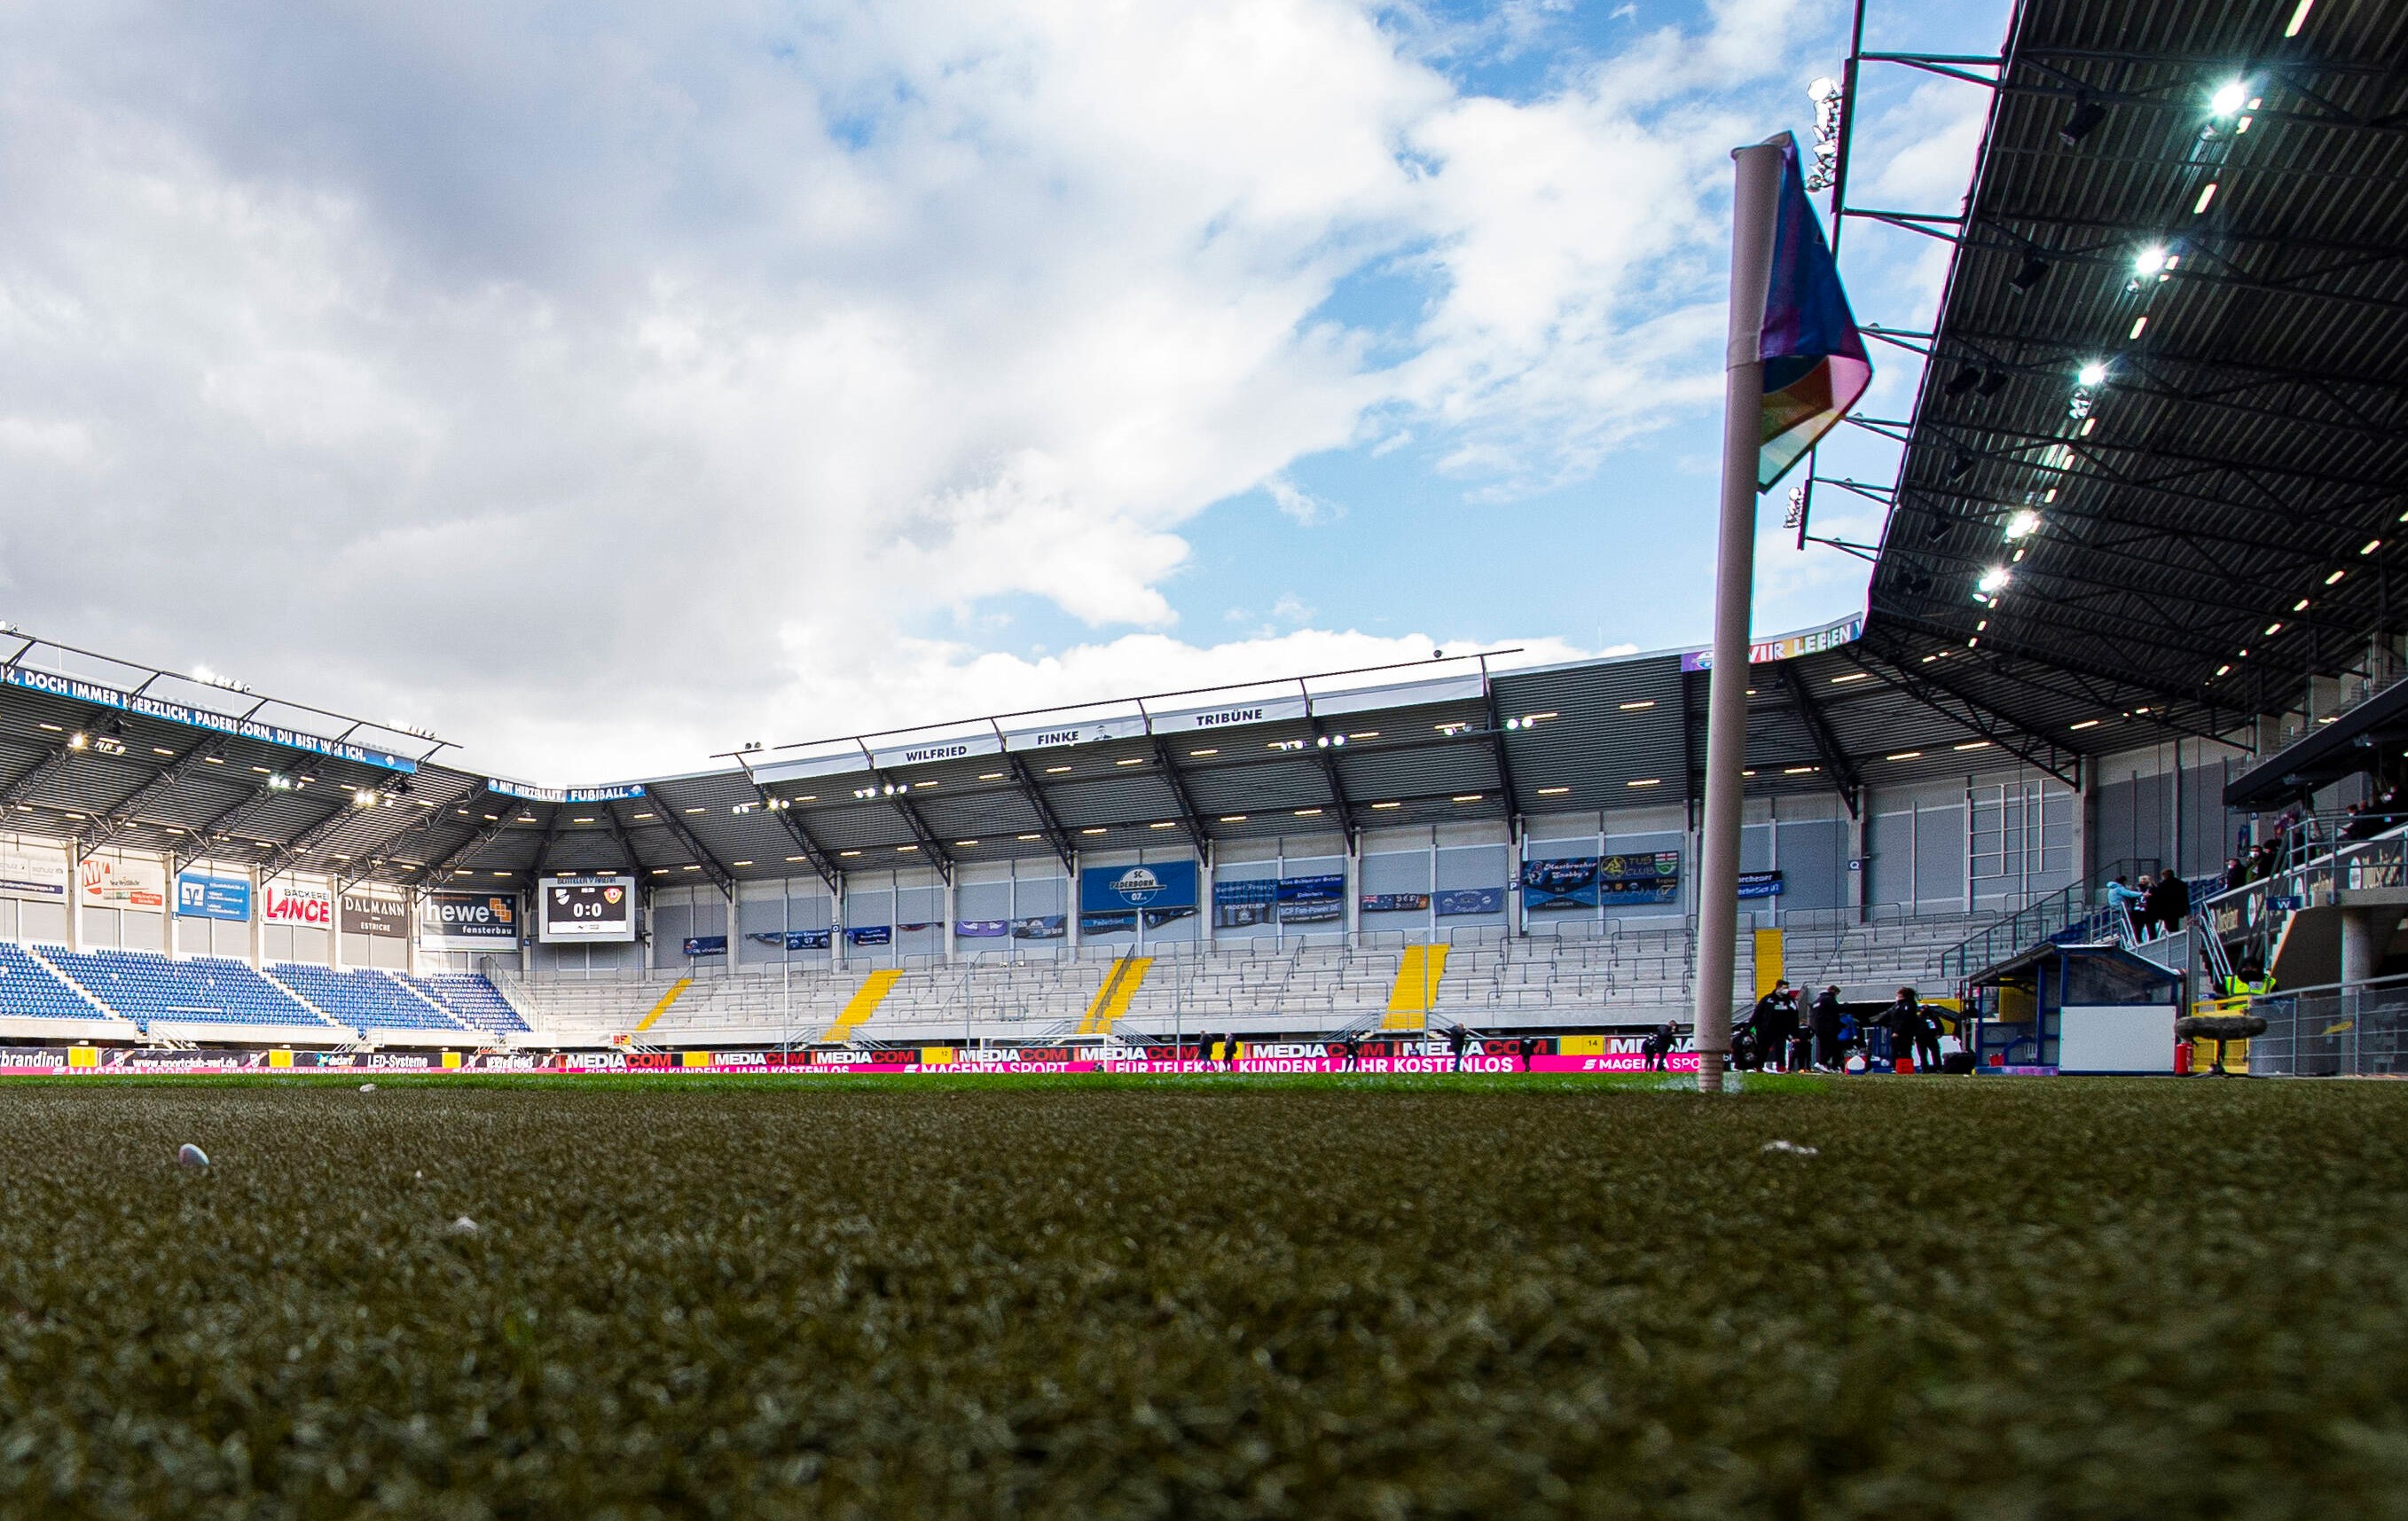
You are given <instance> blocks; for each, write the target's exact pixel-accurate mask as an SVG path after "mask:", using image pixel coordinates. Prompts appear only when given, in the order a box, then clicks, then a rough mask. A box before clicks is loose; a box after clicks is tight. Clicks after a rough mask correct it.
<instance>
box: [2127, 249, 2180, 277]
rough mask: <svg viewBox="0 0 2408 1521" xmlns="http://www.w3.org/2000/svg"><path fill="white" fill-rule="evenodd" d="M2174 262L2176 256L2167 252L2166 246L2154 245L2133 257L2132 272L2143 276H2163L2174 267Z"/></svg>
mask: <svg viewBox="0 0 2408 1521" xmlns="http://www.w3.org/2000/svg"><path fill="white" fill-rule="evenodd" d="M2173 262H2174V256H2173V255H2172V254H2171V253H2170V252H2168V251H2166V247H2165V245H2164V244H2162V243H2152V244H2150V245H2149V246H2148V247H2146V248H2144V249H2143V250H2142V251H2140V252H2138V253H2136V254H2134V255H2132V272H2133V273H2134V274H2136V275H2143V276H2147V275H2158V276H2162V275H2164V274H2165V272H2166V271H2167V270H2168V269H2170V268H2171V267H2172V265H2173Z"/></svg>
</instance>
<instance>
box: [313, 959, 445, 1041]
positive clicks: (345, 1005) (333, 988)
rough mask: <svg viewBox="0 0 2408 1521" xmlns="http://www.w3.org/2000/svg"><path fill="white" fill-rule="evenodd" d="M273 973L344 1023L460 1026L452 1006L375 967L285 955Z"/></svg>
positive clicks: (407, 1027) (435, 1027) (424, 1027)
mask: <svg viewBox="0 0 2408 1521" xmlns="http://www.w3.org/2000/svg"><path fill="white" fill-rule="evenodd" d="M267 971H268V975H269V976H271V977H274V978H275V979H276V980H277V981H278V982H279V983H283V984H284V985H285V986H286V987H289V988H291V989H292V990H293V991H294V992H295V993H297V994H299V995H300V996H301V997H304V998H306V999H308V1001H309V1002H310V1003H311V1004H313V1005H315V1006H316V1007H318V1008H320V1009H322V1010H323V1011H325V1012H326V1013H327V1015H328V1016H330V1017H331V1018H333V1019H334V1020H336V1021H337V1023H339V1024H344V1025H349V1026H352V1027H354V1028H356V1029H363V1030H460V1029H465V1028H466V1026H464V1025H463V1024H462V1023H461V1022H460V1021H459V1020H457V1019H455V1018H453V1017H452V1014H451V1012H449V1011H447V1010H445V1009H443V1008H441V1007H439V1006H437V1004H435V1003H433V1002H430V1001H429V1000H427V999H426V998H423V997H420V996H419V995H418V994H417V993H415V992H413V991H412V990H411V989H410V988H409V986H408V985H407V984H406V983H405V981H404V980H403V979H401V978H399V977H395V976H394V975H393V974H391V973H389V972H382V971H375V970H369V969H358V970H351V971H335V970H332V969H329V968H325V967H311V966H305V965H303V964H301V963H299V962H292V961H279V962H278V963H276V964H275V965H274V966H271V967H269V968H268V969H267Z"/></svg>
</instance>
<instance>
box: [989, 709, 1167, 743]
mask: <svg viewBox="0 0 2408 1521" xmlns="http://www.w3.org/2000/svg"><path fill="white" fill-rule="evenodd" d="M1143 733H1145V717H1144V715H1143V714H1141V713H1130V714H1128V715H1127V716H1125V717H1112V718H1082V719H1081V720H1079V721H1078V722H1077V723H1075V724H1055V725H1052V726H1050V727H1047V728H1041V729H1014V730H1012V731H1011V733H1009V734H1006V735H1005V736H1004V737H1003V747H1004V748H1005V749H1006V750H1058V749H1060V748H1062V747H1063V746H1065V745H1092V744H1099V743H1101V742H1102V741H1104V740H1106V739H1136V738H1137V737H1139V736H1140V735H1142V734H1143Z"/></svg>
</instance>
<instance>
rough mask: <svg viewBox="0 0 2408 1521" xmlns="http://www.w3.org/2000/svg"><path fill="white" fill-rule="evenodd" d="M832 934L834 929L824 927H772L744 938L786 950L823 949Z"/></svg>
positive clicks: (825, 947) (826, 946)
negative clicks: (765, 931) (764, 931)
mask: <svg viewBox="0 0 2408 1521" xmlns="http://www.w3.org/2000/svg"><path fill="white" fill-rule="evenodd" d="M834 934H835V931H833V930H826V929H772V930H769V931H767V933H755V934H751V935H747V936H745V937H744V938H745V939H746V940H755V941H758V942H759V943H761V944H763V945H774V946H777V947H779V948H780V949H781V950H787V951H824V950H826V949H827V948H828V941H829V940H830V939H831V938H833V936H834Z"/></svg>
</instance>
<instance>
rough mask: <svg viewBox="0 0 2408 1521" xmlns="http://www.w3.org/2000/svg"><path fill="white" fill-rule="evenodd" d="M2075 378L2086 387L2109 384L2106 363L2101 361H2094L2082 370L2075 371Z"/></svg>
mask: <svg viewBox="0 0 2408 1521" xmlns="http://www.w3.org/2000/svg"><path fill="white" fill-rule="evenodd" d="M2073 378H2074V380H2077V381H2079V382H2081V383H2082V384H2083V385H2085V386H2100V385H2105V384H2106V383H2107V364H2106V361H2104V360H2100V359H2094V360H2092V361H2091V362H2090V363H2088V364H2086V365H2085V366H2082V367H2081V368H2080V369H2078V370H2076V371H2074V374H2073Z"/></svg>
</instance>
